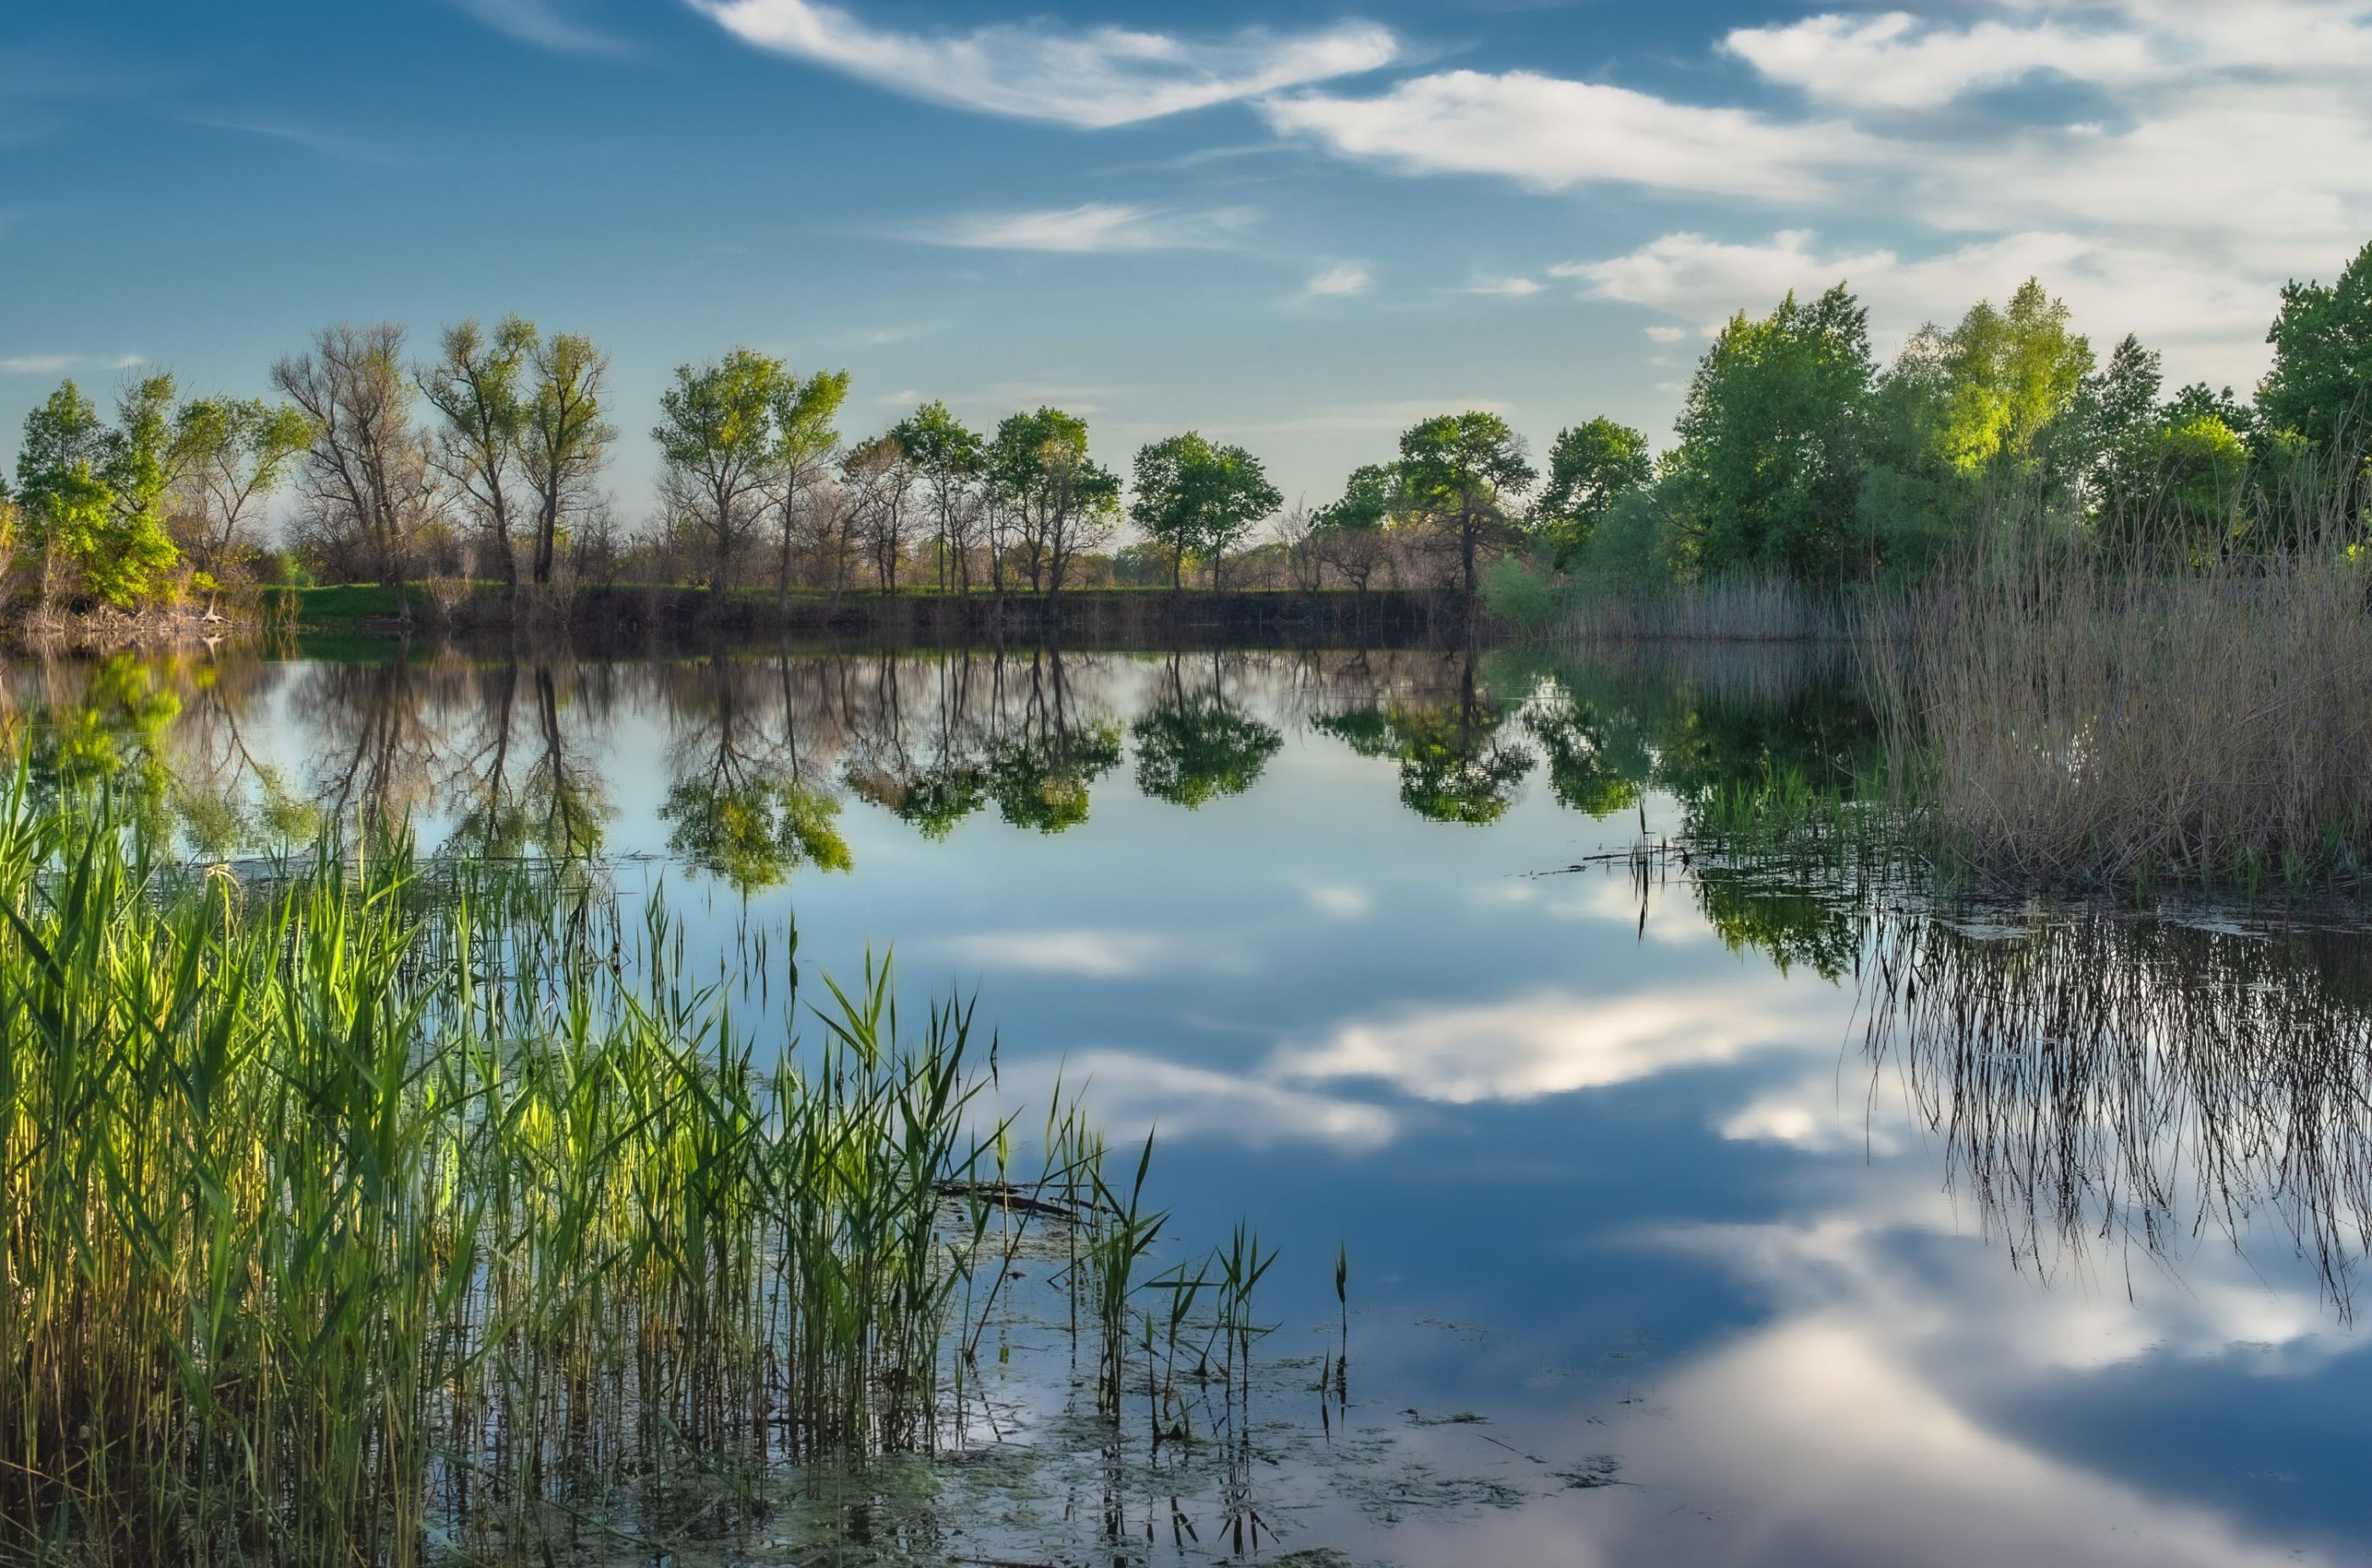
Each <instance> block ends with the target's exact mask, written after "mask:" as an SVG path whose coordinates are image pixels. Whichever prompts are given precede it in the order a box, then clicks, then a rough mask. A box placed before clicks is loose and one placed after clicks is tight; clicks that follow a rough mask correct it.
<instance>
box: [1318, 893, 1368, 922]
mask: <svg viewBox="0 0 2372 1568" xmlns="http://www.w3.org/2000/svg"><path fill="white" fill-rule="evenodd" d="M1307 891H1308V896H1309V901H1310V903H1311V904H1312V905H1313V906H1315V907H1316V908H1317V909H1318V910H1319V912H1321V913H1324V914H1331V915H1332V916H1334V917H1335V918H1336V919H1338V920H1356V919H1358V918H1360V917H1361V916H1362V915H1365V914H1366V912H1368V910H1369V909H1370V908H1371V907H1373V906H1372V901H1371V900H1369V899H1368V897H1367V895H1366V892H1365V891H1364V890H1362V889H1357V888H1311V889H1307Z"/></svg>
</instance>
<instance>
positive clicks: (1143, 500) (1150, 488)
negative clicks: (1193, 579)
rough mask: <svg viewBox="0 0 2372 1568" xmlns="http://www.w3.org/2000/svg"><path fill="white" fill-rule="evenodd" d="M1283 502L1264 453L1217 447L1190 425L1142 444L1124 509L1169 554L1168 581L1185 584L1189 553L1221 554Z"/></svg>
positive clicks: (1176, 586)
mask: <svg viewBox="0 0 2372 1568" xmlns="http://www.w3.org/2000/svg"><path fill="white" fill-rule="evenodd" d="M1284 504H1285V497H1284V496H1283V495H1280V494H1277V489H1276V486H1274V485H1273V484H1271V483H1270V482H1268V473H1267V470H1264V469H1262V467H1261V461H1260V459H1258V458H1255V457H1253V456H1252V455H1251V454H1250V452H1247V451H1245V450H1244V449H1243V448H1242V447H1218V446H1214V445H1212V444H1211V443H1210V442H1209V441H1207V440H1205V439H1203V436H1202V434H1201V432H1199V431H1193V430H1190V431H1188V432H1186V434H1184V435H1183V436H1169V438H1167V439H1166V440H1160V441H1156V442H1154V443H1152V444H1151V445H1149V446H1146V447H1140V448H1139V449H1138V451H1137V454H1136V496H1135V499H1134V501H1133V502H1132V503H1131V504H1130V507H1129V516H1130V517H1132V518H1133V519H1134V521H1135V523H1136V526H1137V527H1138V528H1141V529H1143V530H1144V531H1145V537H1146V538H1147V539H1149V540H1153V541H1154V542H1155V543H1156V544H1157V545H1159V546H1160V547H1161V548H1162V549H1163V550H1164V551H1165V552H1168V554H1169V587H1170V589H1171V591H1173V592H1179V591H1182V590H1183V589H1184V587H1185V586H1186V557H1187V556H1189V555H1198V556H1201V557H1202V558H1203V559H1204V560H1206V561H1208V562H1210V563H1212V569H1213V573H1214V581H1213V586H1214V587H1216V586H1217V583H1216V572H1217V568H1218V563H1219V562H1220V561H1221V560H1222V559H1224V558H1225V557H1226V555H1227V552H1228V551H1230V550H1232V549H1234V548H1235V547H1236V546H1237V545H1238V543H1240V542H1241V541H1242V540H1243V537H1244V535H1246V534H1247V533H1249V532H1250V531H1251V527H1252V525H1253V524H1254V523H1257V522H1258V521H1260V519H1262V517H1267V516H1268V515H1269V514H1270V513H1272V512H1273V511H1275V510H1276V509H1277V508H1278V507H1279V506H1281V505H1284Z"/></svg>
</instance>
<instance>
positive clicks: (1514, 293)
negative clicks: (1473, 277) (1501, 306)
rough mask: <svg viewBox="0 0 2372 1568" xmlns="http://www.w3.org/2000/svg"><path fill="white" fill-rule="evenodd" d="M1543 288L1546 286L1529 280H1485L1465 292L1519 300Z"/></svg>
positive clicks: (1470, 286)
mask: <svg viewBox="0 0 2372 1568" xmlns="http://www.w3.org/2000/svg"><path fill="white" fill-rule="evenodd" d="M1544 286H1546V285H1542V284H1541V283H1538V282H1536V281H1535V280H1533V279H1531V278H1485V279H1483V281H1482V282H1481V283H1474V284H1469V285H1466V292H1467V293H1469V294H1495V295H1499V296H1504V297H1506V298H1508V299H1521V298H1523V297H1524V296H1527V295H1533V294H1538V293H1540V292H1541V289H1542V288H1543V287H1544Z"/></svg>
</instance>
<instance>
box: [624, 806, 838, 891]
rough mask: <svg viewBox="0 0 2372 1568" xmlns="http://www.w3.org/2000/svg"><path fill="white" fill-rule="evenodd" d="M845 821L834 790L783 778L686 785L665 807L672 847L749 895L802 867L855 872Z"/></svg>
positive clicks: (661, 809)
mask: <svg viewBox="0 0 2372 1568" xmlns="http://www.w3.org/2000/svg"><path fill="white" fill-rule="evenodd" d="M839 816H840V802H839V801H838V800H837V799H835V798H834V797H833V796H831V795H830V794H829V793H827V792H826V791H823V790H820V789H811V788H809V787H808V786H807V785H805V784H799V783H797V782H796V781H794V780H791V779H786V778H779V777H757V778H744V779H738V780H697V781H686V782H681V783H679V784H675V785H674V786H672V787H671V788H670V789H669V791H668V797H667V802H666V804H664V805H663V806H661V807H659V818H660V819H661V820H662V821H664V822H666V823H668V824H669V833H668V848H669V850H670V851H671V852H673V853H674V854H678V855H680V856H682V857H683V859H684V860H685V861H687V862H688V863H690V864H691V865H694V866H696V867H698V868H699V869H700V870H702V871H704V872H706V873H708V874H709V875H710V876H712V877H718V878H720V879H722V880H723V881H725V882H727V883H729V884H731V886H732V887H733V889H735V890H736V891H738V892H740V893H745V894H747V893H753V892H758V891H761V890H762V889H767V888H771V887H773V886H774V885H775V884H777V883H779V882H781V881H783V880H784V879H785V878H786V877H789V876H790V874H791V873H792V872H793V871H795V870H796V869H797V868H798V867H800V866H802V865H812V866H814V867H815V868H816V869H818V870H820V871H846V870H848V869H850V868H851V867H852V866H853V865H855V860H854V858H853V857H852V856H851V855H850V854H849V849H848V841H847V840H846V839H844V838H843V837H841V834H840V830H839V828H838V826H837V820H838V818H839Z"/></svg>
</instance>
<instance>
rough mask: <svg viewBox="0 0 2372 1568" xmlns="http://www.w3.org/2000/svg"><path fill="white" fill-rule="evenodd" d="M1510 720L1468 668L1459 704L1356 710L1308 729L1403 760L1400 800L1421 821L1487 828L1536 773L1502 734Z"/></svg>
mask: <svg viewBox="0 0 2372 1568" xmlns="http://www.w3.org/2000/svg"><path fill="white" fill-rule="evenodd" d="M1506 717H1507V713H1506V709H1505V708H1504V707H1502V706H1501V705H1500V704H1499V703H1495V702H1494V701H1493V700H1492V699H1491V698H1490V697H1488V696H1487V695H1485V694H1484V693H1483V691H1481V689H1480V688H1478V687H1477V686H1476V685H1475V683H1474V680H1473V678H1472V674H1471V670H1470V671H1469V672H1468V673H1467V675H1466V677H1465V679H1463V680H1462V681H1461V683H1460V691H1459V700H1458V701H1457V702H1456V703H1445V704H1442V705H1439V706H1434V707H1417V706H1414V705H1409V704H1401V703H1392V704H1387V705H1385V706H1382V707H1377V708H1361V709H1354V710H1352V711H1350V712H1348V713H1341V714H1321V715H1320V716H1319V717H1317V718H1315V719H1312V720H1311V721H1310V724H1311V727H1313V728H1315V729H1317V730H1318V731H1319V732H1320V734H1324V735H1331V736H1332V737H1334V738H1336V739H1338V740H1341V741H1342V742H1343V744H1345V745H1346V746H1348V747H1350V748H1351V749H1352V750H1353V751H1355V752H1356V753H1358V754H1359V755H1360V756H1362V757H1376V758H1389V759H1390V760H1392V761H1396V762H1397V763H1399V765H1400V784H1401V804H1402V805H1404V806H1406V807H1408V808H1409V809H1410V810H1412V811H1413V812H1415V813H1416V814H1417V815H1418V816H1420V817H1423V818H1425V819H1428V820H1430V821H1435V822H1459V823H1469V824H1482V823H1487V822H1495V821H1497V820H1498V819H1500V818H1501V817H1503V816H1505V815H1506V810H1507V807H1509V806H1511V805H1513V804H1514V802H1515V798H1516V786H1517V784H1521V783H1522V782H1523V780H1524V777H1525V775H1526V774H1528V773H1529V772H1531V769H1532V761H1533V758H1532V754H1531V753H1530V752H1529V751H1527V750H1526V749H1524V748H1523V747H1522V746H1521V745H1518V744H1516V743H1514V742H1513V741H1510V740H1508V739H1506V738H1504V737H1503V736H1502V734H1501V731H1502V729H1503V728H1504V726H1505V725H1506Z"/></svg>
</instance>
